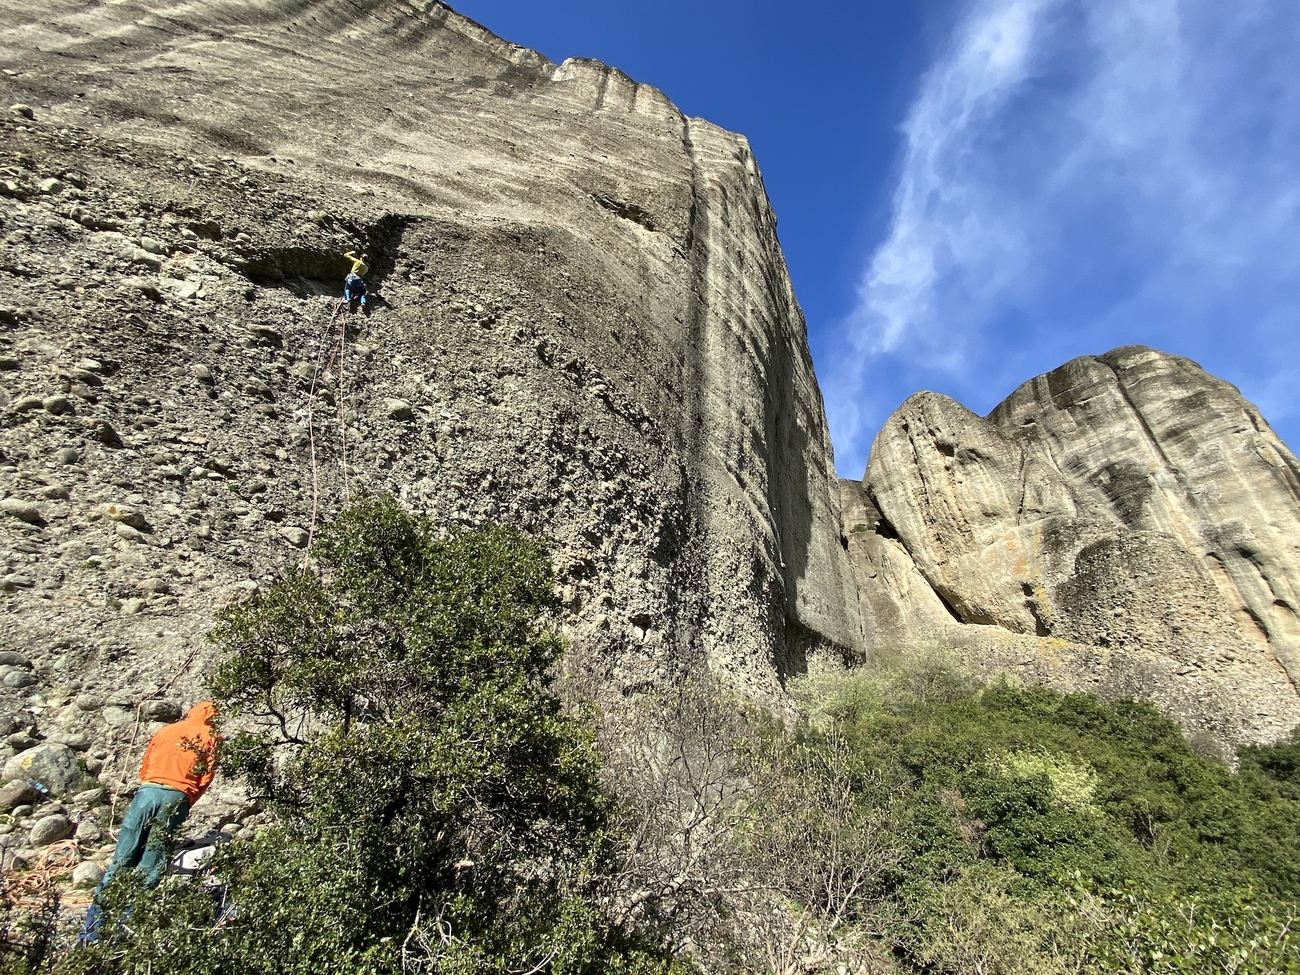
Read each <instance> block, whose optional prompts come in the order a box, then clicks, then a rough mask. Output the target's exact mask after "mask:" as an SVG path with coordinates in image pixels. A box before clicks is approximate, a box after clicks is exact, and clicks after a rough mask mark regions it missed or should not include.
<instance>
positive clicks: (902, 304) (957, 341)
mask: <svg viewBox="0 0 1300 975" xmlns="http://www.w3.org/2000/svg"><path fill="white" fill-rule="evenodd" d="M453 6H455V7H456V8H457V9H458V10H460V11H461V12H463V13H465V14H467V15H468V16H470V17H473V18H474V19H475V20H478V21H479V22H480V23H482V24H484V26H486V27H488V28H490V29H491V30H493V31H494V32H496V33H497V34H500V35H501V36H503V37H505V38H507V39H509V40H511V41H514V42H516V43H519V44H524V45H526V46H528V47H532V48H536V49H538V50H540V51H542V52H543V53H544V54H546V55H547V56H548V57H550V58H551V59H552V60H554V61H557V62H558V61H561V60H563V59H564V58H566V57H571V56H582V57H594V58H597V59H599V60H602V61H605V62H606V63H609V64H613V65H616V66H618V67H620V68H621V69H623V70H624V71H625V72H627V73H628V74H629V75H631V76H632V77H633V78H635V79H637V80H638V81H643V82H646V83H649V84H652V85H655V86H656V87H658V88H660V89H662V90H663V91H664V92H665V93H666V94H667V95H668V96H669V97H670V98H671V99H672V100H673V101H674V102H676V103H677V105H678V106H679V107H681V108H682V110H683V111H685V112H687V113H688V114H691V115H699V116H703V117H705V118H708V119H710V120H712V121H714V122H717V123H718V124H720V125H723V126H726V127H727V128H730V129H734V130H736V131H739V132H743V133H745V135H747V136H748V137H749V139H750V142H751V143H752V145H753V147H754V151H755V154H756V155H757V157H758V161H759V164H760V166H761V167H762V169H763V175H764V179H765V181H766V183H767V189H768V193H769V195H770V197H771V199H772V203H773V206H774V208H775V209H776V212H777V215H778V218H779V221H780V228H779V231H780V235H781V243H782V246H783V248H784V250H785V253H786V259H787V261H788V262H789V265H790V271H791V275H792V277H793V279H794V285H795V291H796V293H797V295H798V297H799V301H800V303H801V304H802V306H803V308H804V311H805V314H806V316H807V319H808V331H809V340H810V343H811V345H812V350H813V359H814V362H815V363H816V365H817V371H818V378H819V381H820V383H821V386H822V392H823V394H824V396H825V398H826V407H827V414H828V418H829V420H830V424H831V434H832V437H833V438H834V442H835V451H836V464H837V467H838V469H839V472H840V474H841V475H842V476H845V477H860V476H861V475H862V471H863V468H864V466H865V463H866V459H867V452H868V451H869V449H870V446H871V439H872V437H873V436H874V435H875V433H876V431H877V430H878V429H879V427H880V424H881V423H882V422H883V421H884V420H885V418H886V417H887V416H888V415H889V413H890V412H891V411H892V410H893V409H894V408H896V407H897V406H898V404H899V403H901V402H902V400H903V399H905V398H906V397H907V396H908V395H909V394H911V393H913V392H915V391H917V390H919V389H932V390H937V391H939V392H943V393H947V394H948V395H950V396H953V397H954V398H956V399H958V400H959V401H961V402H962V403H964V404H966V405H967V406H968V407H970V408H971V409H973V410H975V411H976V412H978V413H985V412H987V411H988V410H989V409H991V408H992V407H993V406H994V405H996V403H997V402H998V401H999V400H1001V399H1002V398H1003V397H1004V396H1005V395H1006V394H1007V393H1009V392H1010V391H1011V390H1012V389H1013V388H1015V386H1017V385H1018V384H1019V383H1021V382H1023V381H1024V380H1026V379H1028V378H1030V377H1031V376H1034V375H1037V374H1038V373H1041V372H1044V371H1046V370H1048V369H1051V368H1053V367H1055V366H1057V365H1060V364H1061V363H1063V362H1065V361H1066V360H1067V359H1070V358H1072V357H1074V356H1077V355H1086V354H1096V353H1101V352H1104V351H1106V350H1108V349H1111V348H1114V347H1115V346H1119V345H1127V344H1132V343H1141V344H1144V345H1150V346H1153V347H1155V348H1159V349H1163V350H1165V351H1168V352H1174V353H1178V354H1180V355H1186V356H1189V357H1191V358H1193V359H1195V360H1197V361H1198V362H1200V363H1201V364H1202V365H1203V366H1205V367H1206V368H1207V369H1208V370H1209V371H1211V372H1212V373H1214V374H1216V375H1218V376H1220V377H1222V378H1224V379H1227V380H1229V381H1230V382H1233V383H1235V384H1236V385H1237V386H1239V387H1240V388H1241V389H1242V391H1243V392H1244V393H1245V394H1246V396H1247V397H1248V398H1250V399H1252V400H1254V401H1255V403H1256V404H1257V405H1258V406H1259V407H1260V408H1261V410H1262V411H1263V412H1264V415H1265V417H1266V418H1268V420H1269V421H1270V422H1271V423H1272V424H1273V425H1274V427H1275V428H1276V429H1277V430H1278V432H1279V433H1280V434H1281V435H1282V437H1283V438H1284V439H1285V440H1287V442H1288V443H1290V444H1292V445H1296V444H1300V403H1297V397H1296V389H1297V384H1298V383H1300V361H1298V360H1297V356H1298V355H1300V330H1298V329H1297V326H1298V325H1300V4H1297V3H1296V2H1295V0H1231V2H1229V3H1225V2H1223V0H926V2H925V3H921V2H918V0H858V2H848V0H807V2H805V3H803V4H799V5H790V4H780V5H778V4H776V3H771V2H768V0H749V2H746V3H740V2H736V0H711V2H709V3H702V2H699V0H696V2H693V3H687V2H679V0H661V2H659V3H657V4H635V5H633V4H614V3H610V2H609V0H604V2H600V3H598V2H595V0H550V2H538V0H532V2H523V0H460V2H456V0H453Z"/></svg>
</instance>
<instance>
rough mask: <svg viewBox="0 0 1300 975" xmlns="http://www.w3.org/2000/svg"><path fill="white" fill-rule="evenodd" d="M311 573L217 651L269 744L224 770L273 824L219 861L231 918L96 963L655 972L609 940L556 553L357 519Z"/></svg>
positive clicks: (593, 801) (316, 974) (231, 625)
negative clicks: (571, 704) (563, 658)
mask: <svg viewBox="0 0 1300 975" xmlns="http://www.w3.org/2000/svg"><path fill="white" fill-rule="evenodd" d="M312 553H313V555H314V556H315V559H316V562H317V565H318V568H317V569H316V570H313V571H297V572H294V573H292V574H291V575H289V576H288V577H286V578H285V579H283V580H281V581H280V582H278V583H277V584H275V585H274V586H272V587H270V588H269V589H268V590H266V591H265V592H263V593H260V594H258V595H256V596H254V597H253V598H251V599H250V600H248V601H247V602H244V603H242V604H239V605H237V606H234V607H231V608H230V609H227V610H225V611H224V612H223V613H222V614H221V615H220V618H219V623H218V625H217V627H216V629H215V630H214V631H213V634H212V639H213V640H214V641H215V642H216V643H217V644H218V645H219V646H220V647H221V648H222V649H223V651H224V657H223V662H222V664H221V666H220V668H219V670H218V672H217V675H216V677H215V679H214V681H213V685H212V690H213V694H214V696H215V698H216V700H217V701H218V702H219V704H220V705H221V707H222V710H223V713H224V714H225V715H226V716H228V717H230V718H236V719H239V720H240V722H241V723H244V724H247V725H251V727H252V730H249V731H244V732H241V733H239V734H236V735H234V736H233V737H232V738H231V739H230V740H229V741H228V742H227V746H226V756H225V766H224V768H225V771H226V773H227V774H235V775H242V776H244V777H245V778H246V780H247V781H248V783H249V784H250V786H251V787H252V789H253V790H254V792H255V793H256V794H257V795H258V797H259V798H260V799H261V800H262V801H263V802H265V803H266V805H267V807H268V808H269V810H270V811H271V812H273V813H274V814H275V823H276V825H275V826H273V827H272V828H269V829H267V830H265V831H264V832H263V833H262V834H261V835H260V836H259V837H258V839H257V840H256V841H254V842H252V843H248V844H234V845H232V847H231V848H229V850H227V851H225V852H223V853H222V854H221V855H220V856H219V859H218V863H217V867H216V870H217V872H218V873H219V875H221V876H222V877H223V879H225V880H226V881H227V884H228V888H229V897H230V898H231V900H232V901H233V903H234V904H235V911H234V914H233V917H232V918H231V919H229V920H228V921H227V922H226V923H224V924H223V925H221V926H220V927H215V928H214V927H212V925H211V923H210V912H209V914H208V918H209V920H208V921H207V922H206V923H205V922H204V921H203V919H202V917H201V915H202V911H199V915H200V916H199V917H196V915H195V912H194V908H193V905H194V898H195V896H196V895H194V894H193V893H189V894H185V893H180V892H176V891H173V892H171V894H170V895H169V894H168V893H167V892H166V891H165V890H164V892H163V893H162V894H161V895H160V898H162V899H165V898H167V897H168V896H170V897H172V898H173V900H178V899H180V900H183V899H184V898H186V897H188V898H189V900H188V901H187V904H188V907H185V906H183V905H182V904H180V903H173V904H172V905H171V906H170V907H169V908H168V909H164V910H155V909H154V907H156V906H157V904H154V905H152V906H151V905H148V904H146V905H145V906H144V907H140V906H137V911H136V914H135V915H134V916H133V917H132V919H131V924H130V927H131V929H132V931H133V932H134V936H132V937H126V936H123V935H122V934H121V933H120V930H119V931H118V933H115V934H113V935H112V936H110V937H108V938H107V939H106V942H105V945H104V946H103V947H101V948H100V949H97V954H98V955H99V956H100V958H101V959H103V958H105V957H112V958H115V959H116V960H117V967H119V968H121V969H129V968H132V967H139V966H140V965H141V964H142V963H148V964H149V965H150V967H151V968H152V971H153V972H155V973H161V972H167V971H171V972H180V971H187V972H189V971H192V972H235V971H238V972H240V973H255V972H267V973H270V972H277V973H280V972H302V973H304V975H305V973H312V975H320V973H328V972H338V973H343V972H346V973H349V975H352V973H360V972H375V973H379V972H397V971H402V972H446V973H452V972H457V973H459V972H479V971H500V972H519V973H528V972H551V973H557V975H558V973H579V972H589V971H609V970H622V969H623V968H625V967H627V966H632V967H635V968H640V969H642V970H654V969H657V968H658V967H659V966H658V965H657V963H655V962H654V961H653V960H652V959H651V958H650V957H649V956H648V955H646V954H644V953H640V952H637V951H635V950H633V949H632V948H631V947H629V946H628V945H627V944H626V943H625V940H624V939H623V938H621V936H620V933H619V931H618V929H617V928H616V927H614V926H613V925H611V924H609V923H608V922H607V921H606V916H605V912H604V909H603V904H604V897H605V895H604V893H603V891H602V889H601V884H602V883H603V881H602V880H601V878H603V877H607V876H609V875H610V874H611V873H612V872H613V871H612V870H611V869H610V862H609V861H610V860H611V858H612V857H613V855H614V852H615V848H614V846H613V844H612V843H611V842H610V840H609V839H608V834H607V829H606V819H607V805H606V801H605V799H604V798H603V796H602V794H601V792H600V789H599V785H598V782H597V761H596V757H595V753H594V750H593V746H592V741H591V736H590V734H589V733H588V731H587V730H586V729H585V728H584V726H582V725H581V724H580V723H578V722H576V721H574V720H572V719H571V718H569V717H567V716H566V715H565V713H564V712H563V710H562V708H561V705H560V703H559V701H558V700H557V698H556V697H555V695H554V694H553V693H552V686H551V674H552V668H553V665H554V664H555V661H556V658H557V657H558V655H559V653H560V651H561V649H562V644H561V641H560V640H559V638H558V637H557V636H556V634H555V632H554V629H553V628H552V627H551V626H550V625H549V623H548V622H547V616H548V613H549V611H550V610H551V608H552V606H553V605H554V597H553V595H552V575H551V569H550V565H549V562H548V560H547V557H546V554H545V552H544V550H543V547H542V545H541V543H540V542H538V541H537V540H535V539H532V538H530V537H528V536H525V535H523V534H521V533H520V532H518V531H515V530H512V529H508V528H501V527H495V526H489V527H484V528H479V529H475V530H472V531H460V532H453V533H450V534H440V533H439V532H437V531H436V530H435V528H434V527H433V525H432V524H431V523H430V522H428V521H427V520H426V519H422V518H416V517H413V516H411V515H409V514H407V513H406V512H404V511H403V510H402V509H401V508H400V507H399V506H398V505H397V504H396V502H394V501H393V500H392V499H391V498H387V497H364V498H362V499H360V500H359V501H357V502H356V503H354V504H353V505H352V506H351V507H350V508H349V509H348V510H347V511H345V512H344V513H343V514H342V515H341V516H340V517H339V519H338V520H337V521H336V522H334V523H333V524H331V525H329V526H328V527H327V528H326V529H325V530H324V531H323V532H322V534H321V537H320V540H319V542H318V543H317V545H316V546H315V547H314V548H313V550H312ZM106 928H107V929H108V930H110V931H112V930H114V929H113V928H112V927H111V926H110V925H106ZM182 928H183V929H184V930H182ZM178 939H179V940H183V942H184V943H185V945H186V947H185V950H184V952H183V953H176V952H168V951H167V945H169V944H171V943H173V942H175V941H176V940H178ZM164 959H165V964H161V965H160V964H159V963H160V962H162V961H163V960H164Z"/></svg>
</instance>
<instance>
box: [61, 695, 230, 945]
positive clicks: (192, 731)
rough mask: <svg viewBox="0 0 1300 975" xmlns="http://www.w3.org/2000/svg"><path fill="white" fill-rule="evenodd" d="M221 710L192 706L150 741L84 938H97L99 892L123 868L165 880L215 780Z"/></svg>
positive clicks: (149, 879)
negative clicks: (189, 820)
mask: <svg viewBox="0 0 1300 975" xmlns="http://www.w3.org/2000/svg"><path fill="white" fill-rule="evenodd" d="M216 716H217V709H216V708H215V707H214V706H213V704H212V702H211V701H203V702H202V703H199V704H196V705H194V707H192V708H190V712H189V714H187V715H186V716H185V717H184V718H182V719H181V720H180V721H176V722H174V723H172V724H169V725H165V726H163V727H162V728H159V729H158V731H157V732H155V733H154V736H153V737H152V738H150V739H149V745H148V747H147V748H145V750H144V760H143V761H142V762H141V763H140V782H141V785H140V788H139V789H138V790H137V791H136V794H135V798H134V799H132V800H131V806H130V808H129V809H127V811H126V817H125V818H124V819H123V820H122V828H121V830H120V832H119V833H118V836H117V848H116V849H115V850H114V851H113V861H112V863H110V864H109V866H108V870H107V871H106V872H105V873H104V879H103V880H102V881H101V882H100V884H99V887H98V889H96V891H95V900H94V901H92V903H91V905H90V910H89V911H87V912H86V923H85V926H84V927H83V929H82V934H81V940H82V941H83V942H87V941H93V940H94V939H95V937H96V933H97V932H98V929H99V924H100V910H99V905H98V903H97V902H98V899H99V893H100V891H102V890H103V889H104V888H105V887H106V886H108V882H109V881H110V880H112V879H113V875H114V874H115V873H117V871H119V870H122V869H127V870H131V869H138V870H139V871H140V872H141V873H143V874H144V881H145V884H146V885H148V886H149V887H156V886H157V885H158V883H159V881H161V880H162V878H163V872H164V871H165V870H166V867H167V857H168V854H169V852H170V848H171V843H172V840H173V839H174V838H175V836H176V832H177V830H179V829H180V826H181V823H183V822H185V818H186V817H187V816H189V814H190V807H191V806H193V805H194V803H196V802H198V801H199V798H200V797H201V796H202V795H203V793H204V792H206V791H207V788H208V786H209V785H211V784H212V777H213V776H214V775H215V774H216V771H217V761H218V759H219V757H220V752H221V736H220V735H218V734H217V732H216V728H215V727H214V726H215V724H216Z"/></svg>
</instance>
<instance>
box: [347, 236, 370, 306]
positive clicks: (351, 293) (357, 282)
mask: <svg viewBox="0 0 1300 975" xmlns="http://www.w3.org/2000/svg"><path fill="white" fill-rule="evenodd" d="M343 256H344V257H346V258H347V259H348V260H349V261H351V262H352V270H351V271H349V272H348V276H347V278H346V279H345V280H344V281H343V298H344V300H345V301H346V302H347V303H348V310H349V311H352V312H356V310H357V305H358V303H359V304H360V305H361V310H362V311H363V312H365V313H366V314H367V315H369V314H370V305H369V303H367V301H366V282H365V281H364V280H363V277H362V276H363V275H364V274H365V273H366V272H368V271H369V270H370V265H369V264H367V263H366V261H367V260H369V258H370V255H369V254H367V253H366V252H365V251H362V252H361V256H360V257H358V256H357V254H356V252H355V251H348V252H347V253H346V254H344V255H343Z"/></svg>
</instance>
